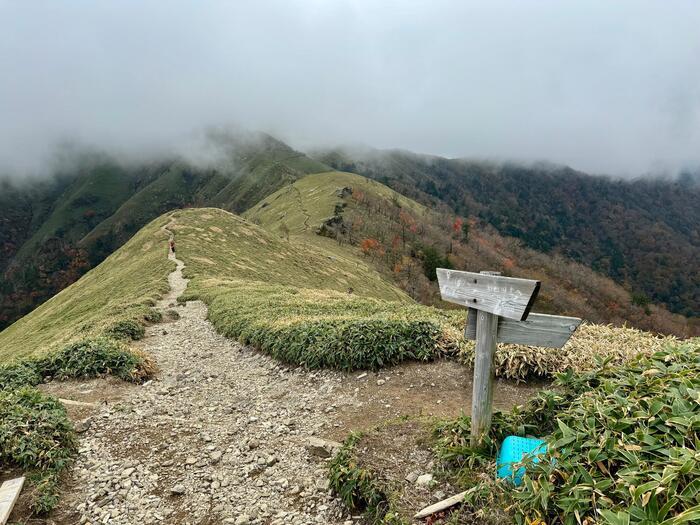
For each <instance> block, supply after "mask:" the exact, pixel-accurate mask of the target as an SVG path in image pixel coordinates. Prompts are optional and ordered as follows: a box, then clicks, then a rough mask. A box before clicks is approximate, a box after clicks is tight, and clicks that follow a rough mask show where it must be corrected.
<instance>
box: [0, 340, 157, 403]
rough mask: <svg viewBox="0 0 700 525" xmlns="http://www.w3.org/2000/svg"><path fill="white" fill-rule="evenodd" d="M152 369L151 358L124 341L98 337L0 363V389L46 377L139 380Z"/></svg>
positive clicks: (34, 381)
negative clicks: (45, 354)
mask: <svg viewBox="0 0 700 525" xmlns="http://www.w3.org/2000/svg"><path fill="white" fill-rule="evenodd" d="M153 372H154V366H153V364H152V362H151V361H150V360H149V359H148V358H147V357H146V356H144V355H143V354H140V353H137V352H135V351H134V350H131V349H129V348H128V347H127V346H126V345H124V344H122V343H120V342H118V341H115V340H113V339H107V338H105V337H99V338H96V339H86V340H83V341H80V342H77V343H73V344H70V345H68V346H66V347H65V348H63V349H62V350H61V351H60V352H56V353H54V354H50V355H47V356H44V357H41V358H38V359H26V360H24V361H20V362H18V363H14V364H11V365H6V366H2V367H0V390H7V389H13V388H19V387H22V386H35V385H38V384H39V383H41V382H43V381H44V380H45V379H46V378H47V377H55V378H57V379H73V378H85V379H87V378H92V377H99V376H103V375H108V374H111V375H114V376H117V377H119V378H121V379H124V380H125V381H131V382H139V381H142V380H144V379H146V378H147V377H150V376H151V375H152V374H153Z"/></svg>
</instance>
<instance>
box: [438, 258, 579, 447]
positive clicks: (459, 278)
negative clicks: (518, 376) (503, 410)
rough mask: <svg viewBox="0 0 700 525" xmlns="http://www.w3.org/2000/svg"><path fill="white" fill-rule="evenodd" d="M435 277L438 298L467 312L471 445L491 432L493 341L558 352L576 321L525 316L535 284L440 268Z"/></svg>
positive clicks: (498, 275)
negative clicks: (471, 365) (471, 363)
mask: <svg viewBox="0 0 700 525" xmlns="http://www.w3.org/2000/svg"><path fill="white" fill-rule="evenodd" d="M437 276H438V282H439V283H440V294H441V295H442V298H443V300H445V301H449V302H452V303H456V304H461V305H462V306H466V307H468V308H469V314H468V317H467V323H466V327H465V330H464V335H465V337H466V338H467V339H472V340H476V350H475V356H474V387H473V394H472V416H471V417H472V426H471V445H472V446H477V445H478V444H479V443H480V442H481V440H482V438H483V436H484V435H485V434H487V433H488V432H489V430H490V428H491V416H492V414H493V380H494V377H495V373H494V368H495V363H496V361H495V356H496V346H497V343H515V344H522V345H530V346H546V347H550V348H561V347H562V346H564V344H565V343H566V341H568V340H569V338H570V337H571V334H573V333H574V331H575V330H576V328H578V325H579V324H581V319H578V318H576V317H563V316H558V315H544V314H530V309H531V308H532V305H533V303H534V302H535V299H536V298H537V293H538V292H539V290H540V281H535V280H531V279H517V278H515V277H503V276H501V274H500V273H499V272H481V273H473V272H461V271H456V270H445V269H443V268H438V270H437Z"/></svg>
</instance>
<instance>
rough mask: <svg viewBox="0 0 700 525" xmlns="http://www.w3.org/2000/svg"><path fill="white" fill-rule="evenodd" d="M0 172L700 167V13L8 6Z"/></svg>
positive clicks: (1, 44) (647, 5) (463, 7)
mask: <svg viewBox="0 0 700 525" xmlns="http://www.w3.org/2000/svg"><path fill="white" fill-rule="evenodd" d="M0 20H2V21H3V22H4V23H3V30H2V31H1V32H0V71H2V72H3V80H2V82H0V166H2V169H4V170H5V171H12V172H14V173H29V172H37V171H41V170H44V169H46V166H47V165H48V164H47V163H48V162H49V160H50V159H51V157H52V155H54V151H55V147H56V144H59V143H61V142H65V141H72V142H77V143H80V144H87V145H90V146H92V147H95V148H99V149H104V150H107V151H113V152H117V153H120V154H121V153H124V154H126V155H132V156H136V157H138V156H143V155H149V154H153V153H156V152H163V151H175V150H181V151H184V152H185V153H187V151H186V150H187V147H188V144H190V143H191V142H192V140H193V139H192V137H198V136H200V135H201V134H202V133H204V130H206V129H208V128H209V127H210V126H224V127H226V126H239V127H243V128H248V129H256V130H262V131H266V132H269V133H271V134H273V135H276V136H279V137H280V138H281V139H283V140H286V141H289V142H290V143H291V144H292V145H294V146H296V147H299V148H301V149H306V148H310V147H315V146H319V145H321V146H323V145H336V144H338V143H362V144H367V145H370V146H374V147H380V148H393V147H397V148H405V149H410V150H414V151H419V152H425V153H434V154H438V155H445V156H450V157H470V156H474V157H489V158H499V159H520V160H525V161H533V160H538V159H547V160H549V161H552V162H556V163H564V164H569V165H571V166H573V167H575V168H579V169H583V170H587V171H591V172H597V173H611V174H616V175H625V174H629V175H638V174H641V173H645V172H649V171H677V170H679V169H681V168H683V167H685V166H692V165H698V164H700V148H698V144H700V39H698V38H697V27H700V9H699V8H698V5H697V3H696V2H694V1H693V0H688V1H669V2H650V1H643V0H639V1H632V0H629V1H620V2H614V3H611V2H603V1H590V0H586V1H584V0H581V1H579V2H521V1H516V0H510V1H496V2H490V1H489V2H487V1H483V2H460V1H456V0H455V1H452V2H447V1H432V2H427V1H426V2H415V1H409V2H405V1H402V2H398V1H397V2H371V1H369V0H367V1H345V2H343V1H337V2H325V1H322V0H314V1H297V2H288V1H261V2H224V1H218V0H202V1H199V2H189V1H187V2H186V1H184V0H169V1H167V2H166V1H160V2H155V1H154V2H141V1H131V0H125V1H120V2H90V1H87V0H62V1H61V2H41V1H35V0H23V1H21V2H20V1H10V0H4V1H3V0H0Z"/></svg>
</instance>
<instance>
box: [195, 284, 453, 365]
mask: <svg viewBox="0 0 700 525" xmlns="http://www.w3.org/2000/svg"><path fill="white" fill-rule="evenodd" d="M196 297H199V296H196ZM202 298H204V300H205V301H206V302H208V303H209V320H210V321H211V322H212V323H213V324H214V326H215V327H216V328H217V330H218V331H219V332H220V333H222V334H224V335H226V336H227V337H232V338H236V339H238V340H240V341H241V342H242V343H244V344H248V345H253V346H255V347H256V348H259V349H260V350H262V351H263V352H266V353H268V354H270V355H272V356H273V357H275V358H276V359H279V360H281V361H284V362H286V363H291V364H296V365H302V366H306V367H308V368H335V369H342V370H355V369H378V368H381V367H384V366H391V365H395V364H398V363H400V362H403V361H407V360H415V361H428V360H432V359H435V358H439V357H445V356H448V355H453V356H456V355H457V354H458V353H459V351H460V340H459V337H458V334H459V329H458V328H456V327H455V326H453V325H452V324H451V323H452V322H453V321H454V319H455V316H454V315H453V314H451V313H449V312H445V311H441V310H437V309H434V308H427V307H423V306H419V305H412V304H406V303H399V302H392V301H383V300H380V299H371V298H360V297H357V296H354V295H350V294H347V293H341V292H334V291H332V290H309V289H299V288H294V287H291V286H277V285H270V284H265V283H260V282H243V281H240V282H229V283H226V285H219V286H217V287H215V288H211V289H209V290H208V291H207V292H206V293H205V294H203V296H202Z"/></svg>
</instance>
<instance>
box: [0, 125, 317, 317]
mask: <svg viewBox="0 0 700 525" xmlns="http://www.w3.org/2000/svg"><path fill="white" fill-rule="evenodd" d="M211 140H212V141H213V142H214V143H215V144H216V154H215V155H214V159H213V160H209V161H207V162H206V163H203V167H202V166H195V165H192V164H191V163H188V162H186V161H184V160H182V159H175V158H173V159H163V160H160V161H155V162H145V163H131V164H123V163H121V162H118V161H117V160H115V159H113V158H110V157H108V156H106V155H101V154H94V153H89V154H82V153H74V154H72V156H70V158H69V159H68V161H66V162H64V165H63V167H62V168H61V169H60V173H59V174H58V175H57V176H56V177H54V178H50V179H45V180H38V181H34V182H31V183H30V182H28V183H25V184H21V185H17V184H12V183H10V182H9V181H5V182H1V181H0V183H1V184H2V186H0V189H1V190H2V192H1V193H0V204H3V206H0V224H1V225H2V226H3V228H2V232H0V271H2V272H3V275H2V277H3V278H2V285H1V286H0V328H2V327H4V326H7V325H8V324H9V323H11V322H12V321H14V320H15V319H17V318H19V317H20V316H21V315H22V314H24V313H26V312H27V311H29V310H31V309H32V308H33V307H35V306H36V305H37V304H40V303H41V302H43V301H45V300H46V299H48V298H49V297H51V296H52V295H54V294H55V293H57V292H58V291H60V290H61V289H63V288H65V287H66V286H67V285H68V284H70V283H72V282H74V281H75V280H76V279H78V277H80V275H82V274H83V273H85V271H87V270H88V269H90V268H91V267H93V266H95V265H96V264H98V263H99V262H100V261H102V260H104V258H105V257H107V256H108V255H109V254H110V253H112V252H113V251H114V250H115V249H116V248H118V247H119V246H121V245H122V244H123V243H124V242H126V241H127V240H128V239H129V238H130V237H131V236H132V235H133V234H134V233H136V232H137V231H138V230H139V229H140V228H141V227H142V226H144V225H145V224H146V223H148V222H149V221H151V220H153V219H154V218H156V217H158V216H159V215H160V214H162V213H164V212H165V211H167V210H170V209H173V208H177V207H188V206H203V205H216V206H219V207H222V208H225V209H228V210H231V211H237V212H240V211H242V210H244V209H245V208H247V207H248V206H250V205H252V204H254V203H255V202H257V201H258V200H260V199H261V198H262V197H263V196H265V195H267V194H268V193H269V192H271V191H274V190H276V189H278V188H279V187H281V186H283V185H284V184H287V183H289V182H290V181H293V180H295V179H297V178H299V177H302V176H304V175H305V174H307V173H311V172H314V171H325V170H327V169H328V168H327V167H326V166H325V165H323V164H321V163H319V162H317V161H314V160H311V159H309V158H308V157H306V156H305V155H304V154H303V153H299V152H297V151H294V150H293V149H291V148H289V147H288V146H287V145H285V144H283V143H282V142H279V141H277V140H275V139H273V138H272V137H269V136H267V135H256V134H241V135H240V136H238V135H237V136H232V135H218V136H214V137H212V138H211Z"/></svg>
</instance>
